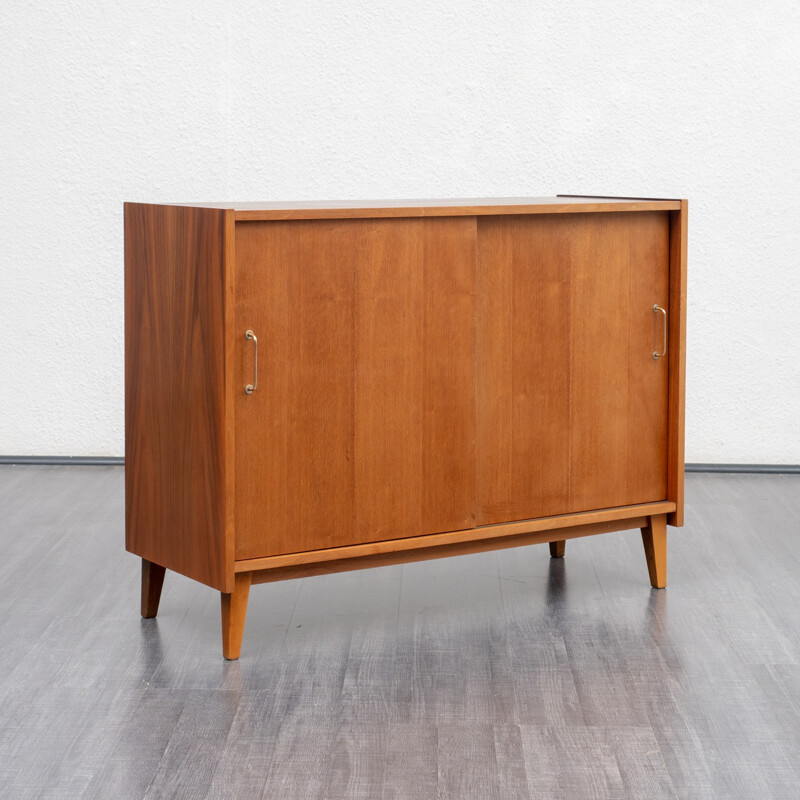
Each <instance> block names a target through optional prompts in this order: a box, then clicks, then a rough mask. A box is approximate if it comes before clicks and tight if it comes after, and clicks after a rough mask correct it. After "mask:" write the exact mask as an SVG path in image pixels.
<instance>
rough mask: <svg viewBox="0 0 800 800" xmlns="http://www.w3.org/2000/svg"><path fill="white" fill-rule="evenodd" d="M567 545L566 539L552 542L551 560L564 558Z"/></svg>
mask: <svg viewBox="0 0 800 800" xmlns="http://www.w3.org/2000/svg"><path fill="white" fill-rule="evenodd" d="M566 546H567V543H566V541H565V540H564V539H559V540H558V541H557V542H550V558H564V548H565V547H566Z"/></svg>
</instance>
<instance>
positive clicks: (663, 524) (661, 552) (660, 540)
mask: <svg viewBox="0 0 800 800" xmlns="http://www.w3.org/2000/svg"><path fill="white" fill-rule="evenodd" d="M649 523H650V524H649V525H648V526H647V527H646V528H642V542H643V543H644V554H645V557H646V558H647V571H648V572H649V573H650V585H651V586H652V587H653V588H654V589H663V588H664V587H665V586H666V585H667V516H666V514H656V515H655V516H653V517H650V518H649Z"/></svg>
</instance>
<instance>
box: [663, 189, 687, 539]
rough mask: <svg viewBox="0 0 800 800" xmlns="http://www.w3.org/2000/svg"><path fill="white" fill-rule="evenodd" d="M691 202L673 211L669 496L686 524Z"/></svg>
mask: <svg viewBox="0 0 800 800" xmlns="http://www.w3.org/2000/svg"><path fill="white" fill-rule="evenodd" d="M688 216H689V204H688V202H687V201H686V200H682V201H681V210H680V211H671V212H670V214H669V313H670V326H669V352H670V357H669V445H668V453H669V456H668V465H667V498H668V499H669V500H672V502H674V503H675V504H676V506H677V508H676V509H675V511H674V512H673V513H672V514H669V515H668V516H667V522H668V523H669V524H670V525H675V526H676V527H680V526H681V525H683V475H684V460H685V456H684V414H685V406H686V261H687V258H686V252H687V241H688V238H687V237H688Z"/></svg>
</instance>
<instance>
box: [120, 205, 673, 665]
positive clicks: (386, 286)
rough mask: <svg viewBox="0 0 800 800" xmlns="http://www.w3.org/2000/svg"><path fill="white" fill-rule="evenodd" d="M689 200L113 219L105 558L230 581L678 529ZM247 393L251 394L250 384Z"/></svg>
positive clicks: (226, 629) (146, 587) (235, 596)
mask: <svg viewBox="0 0 800 800" xmlns="http://www.w3.org/2000/svg"><path fill="white" fill-rule="evenodd" d="M686 213H687V212H686V202H685V201H678V200H658V201H653V200H647V201H645V200H627V199H603V198H567V197H556V198H538V199H518V200H506V201H498V200H482V201H420V202H397V203H370V204H341V205H326V204H261V205H256V204H230V205H224V204H223V205H213V204H209V205H199V206H165V205H146V204H134V203H129V204H126V206H125V312H126V323H125V354H126V370H125V372H126V417H125V419H126V544H127V548H128V549H129V550H130V551H131V552H133V553H135V554H136V555H138V556H140V557H141V558H142V559H143V561H142V565H143V568H142V613H143V614H144V615H145V616H154V615H155V613H156V611H157V608H158V599H159V595H160V589H161V584H162V581H163V576H164V570H165V568H166V569H172V570H175V571H177V572H180V573H182V574H184V575H188V576H189V577H192V578H195V579H197V580H199V581H202V582H203V583H206V584H207V585H209V586H211V587H213V588H215V589H217V590H219V591H220V592H221V593H222V616H223V647H224V654H225V656H226V657H227V658H236V657H238V654H239V650H240V646H241V638H242V631H243V628H244V619H245V613H246V606H247V596H248V591H249V587H250V585H251V583H261V582H268V581H273V580H281V579H285V578H294V577H298V576H303V575H315V574H320V573H326V572H335V571H341V570H347V569H359V568H364V567H372V566H378V565H381V564H389V563H398V562H403V561H413V560H419V559H426V558H436V557H441V556H448V555H455V554H458V553H465V552H474V551H476V550H483V549H492V548H500V547H515V546H522V545H526V544H532V543H535V542H551V553H552V554H553V555H555V556H559V555H563V552H564V548H563V542H564V540H566V539H568V538H574V537H576V536H585V535H588V534H594V533H602V532H607V531H614V530H620V529H625V528H635V527H639V528H642V532H643V537H644V542H645V553H646V556H647V562H648V567H649V569H650V577H651V582H652V583H653V585H654V586H663V585H664V583H665V579H666V550H665V545H666V539H665V530H666V527H665V526H666V523H667V521H668V522H669V523H670V524H673V525H680V524H682V510H683V398H684V335H685V333H684V331H685V291H686V289H685V287H686V281H685V265H686V255H685V254H686ZM246 387H247V389H246Z"/></svg>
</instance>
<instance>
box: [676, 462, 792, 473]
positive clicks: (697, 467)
mask: <svg viewBox="0 0 800 800" xmlns="http://www.w3.org/2000/svg"><path fill="white" fill-rule="evenodd" d="M686 471H687V472H755V473H759V474H762V475H764V474H768V475H787V474H791V475H800V464H687V465H686Z"/></svg>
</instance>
